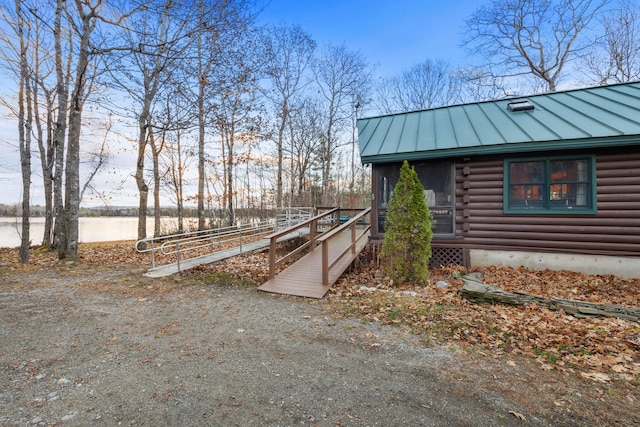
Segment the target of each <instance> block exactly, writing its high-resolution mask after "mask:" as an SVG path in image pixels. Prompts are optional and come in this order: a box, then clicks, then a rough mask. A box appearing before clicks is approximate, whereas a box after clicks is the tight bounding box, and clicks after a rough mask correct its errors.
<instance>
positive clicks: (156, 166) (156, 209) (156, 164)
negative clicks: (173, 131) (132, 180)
mask: <svg viewBox="0 0 640 427" xmlns="http://www.w3.org/2000/svg"><path fill="white" fill-rule="evenodd" d="M162 141H163V142H162V143H161V144H160V147H158V146H157V145H156V138H155V134H154V132H153V129H149V145H150V146H151V157H152V158H153V235H154V236H155V237H158V236H160V234H161V233H162V230H161V228H162V224H161V221H160V159H159V157H160V152H161V151H162V146H163V145H164V131H163V132H162Z"/></svg>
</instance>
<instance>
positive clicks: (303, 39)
mask: <svg viewBox="0 0 640 427" xmlns="http://www.w3.org/2000/svg"><path fill="white" fill-rule="evenodd" d="M262 39H263V57H264V61H265V74H266V76H267V80H268V83H267V86H266V90H265V96H266V98H267V99H268V100H269V101H270V103H271V104H272V106H273V109H274V112H275V115H276V117H277V126H276V127H277V129H276V136H275V143H276V151H277V158H278V168H277V177H276V179H277V182H276V206H278V207H281V206H282V201H283V199H282V194H283V180H282V178H283V158H284V157H283V156H284V149H285V136H286V131H287V124H288V122H289V119H290V114H291V107H292V105H293V102H294V99H295V97H296V96H299V95H300V93H302V92H303V91H304V89H305V88H306V87H307V85H308V84H309V81H310V80H309V78H307V76H306V72H307V70H308V69H309V67H310V66H311V63H312V60H313V55H314V52H315V50H316V42H315V41H314V40H313V39H312V38H311V36H310V35H309V34H307V33H306V32H304V31H303V30H302V29H301V28H300V27H273V28H269V29H267V30H265V34H264V36H263V38H262Z"/></svg>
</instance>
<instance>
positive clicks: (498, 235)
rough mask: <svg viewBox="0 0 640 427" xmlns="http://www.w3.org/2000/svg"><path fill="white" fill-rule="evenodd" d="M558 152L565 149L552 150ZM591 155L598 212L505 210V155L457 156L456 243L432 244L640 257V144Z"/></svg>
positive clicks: (596, 152)
mask: <svg viewBox="0 0 640 427" xmlns="http://www.w3.org/2000/svg"><path fill="white" fill-rule="evenodd" d="M556 154H557V155H566V154H567V152H559V153H549V155H556ZM578 154H581V153H578V152H576V155H578ZM589 154H595V155H596V183H597V208H598V210H597V214H595V215H567V214H560V215H552V214H545V215H534V214H506V215H505V214H504V213H503V164H504V158H503V157H492V158H470V159H459V160H458V161H456V168H455V175H456V239H455V241H454V242H455V243H454V242H452V241H451V240H449V241H446V240H442V241H440V240H438V239H436V238H434V244H437V245H438V246H451V247H454V246H455V247H462V248H465V249H496V250H498V249H500V250H527V251H538V252H564V253H582V254H600V255H618V256H640V147H633V148H629V147H627V148H625V149H615V150H611V149H609V150H607V151H603V150H601V151H595V152H590V153H589ZM517 157H519V158H522V157H525V156H524V155H521V156H517Z"/></svg>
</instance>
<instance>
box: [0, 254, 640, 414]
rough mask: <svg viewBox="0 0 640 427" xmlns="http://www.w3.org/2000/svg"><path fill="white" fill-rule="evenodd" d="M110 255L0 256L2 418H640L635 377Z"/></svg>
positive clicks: (240, 282) (235, 280)
mask: <svg viewBox="0 0 640 427" xmlns="http://www.w3.org/2000/svg"><path fill="white" fill-rule="evenodd" d="M106 261H107V260H104V259H103V260H102V262H99V260H98V261H96V260H94V261H92V262H85V261H78V262H75V263H55V262H53V263H52V262H51V261H46V262H45V261H43V262H41V263H40V264H38V263H36V265H35V266H33V267H29V268H21V267H15V266H9V265H7V263H6V262H5V264H4V265H3V264H2V260H0V274H1V275H2V283H1V284H0V425H2V426H28V425H42V426H44V425H49V426H51V425H72V426H73V425H78V426H85V425H104V426H113V425H150V426H175V425H181V426H202V425H210V426H248V425H256V426H262V425H274V426H293V425H310V426H316V425H317V426H399V425H407V426H456V425H458V426H511V425H518V426H524V425H527V426H529V425H531V426H548V425H555V426H605V425H607V426H608V425H620V426H626V425H640V405H639V401H640V396H639V394H638V389H637V387H636V385H634V384H630V383H616V384H613V385H611V384H608V385H606V386H604V385H603V384H600V383H598V382H594V381H591V380H589V379H586V378H583V377H580V376H579V375H577V374H570V373H567V372H559V371H555V370H546V369H540V367H539V364H538V363H536V362H535V361H534V360H532V359H531V358H528V357H524V356H518V355H510V356H508V357H505V356H504V355H492V354H486V352H479V351H478V352H474V351H473V350H469V349H461V347H459V346H456V345H439V344H432V345H429V346H425V345H424V342H423V341H422V340H421V339H420V337H419V336H417V335H415V334H412V333H409V332H407V330H406V329H403V328H397V327H393V326H387V325H383V324H380V323H375V322H363V321H361V320H359V319H351V318H344V317H340V316H338V315H336V313H337V310H336V307H335V304H336V302H335V301H333V300H332V299H331V298H326V299H324V300H321V301H315V300H306V299H301V298H297V297H288V296H281V295H272V294H268V293H263V292H260V291H258V290H257V286H256V285H255V283H252V282H251V281H249V280H246V279H238V278H234V277H229V278H228V280H223V279H221V276H219V275H216V276H212V275H211V274H207V275H205V274H193V275H191V276H190V275H188V274H187V275H183V276H182V277H179V278H170V279H167V280H164V281H151V280H150V279H145V278H142V276H141V273H142V271H143V268H141V267H140V266H139V265H137V263H129V264H127V263H113V262H111V263H108V262H106ZM111 261H113V260H111Z"/></svg>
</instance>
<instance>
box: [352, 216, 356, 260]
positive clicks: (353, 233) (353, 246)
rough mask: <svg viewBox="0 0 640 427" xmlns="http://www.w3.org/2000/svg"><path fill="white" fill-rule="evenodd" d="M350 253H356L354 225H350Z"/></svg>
mask: <svg viewBox="0 0 640 427" xmlns="http://www.w3.org/2000/svg"><path fill="white" fill-rule="evenodd" d="M351 253H352V254H355V253H356V223H355V222H354V223H353V224H352V225H351Z"/></svg>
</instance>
